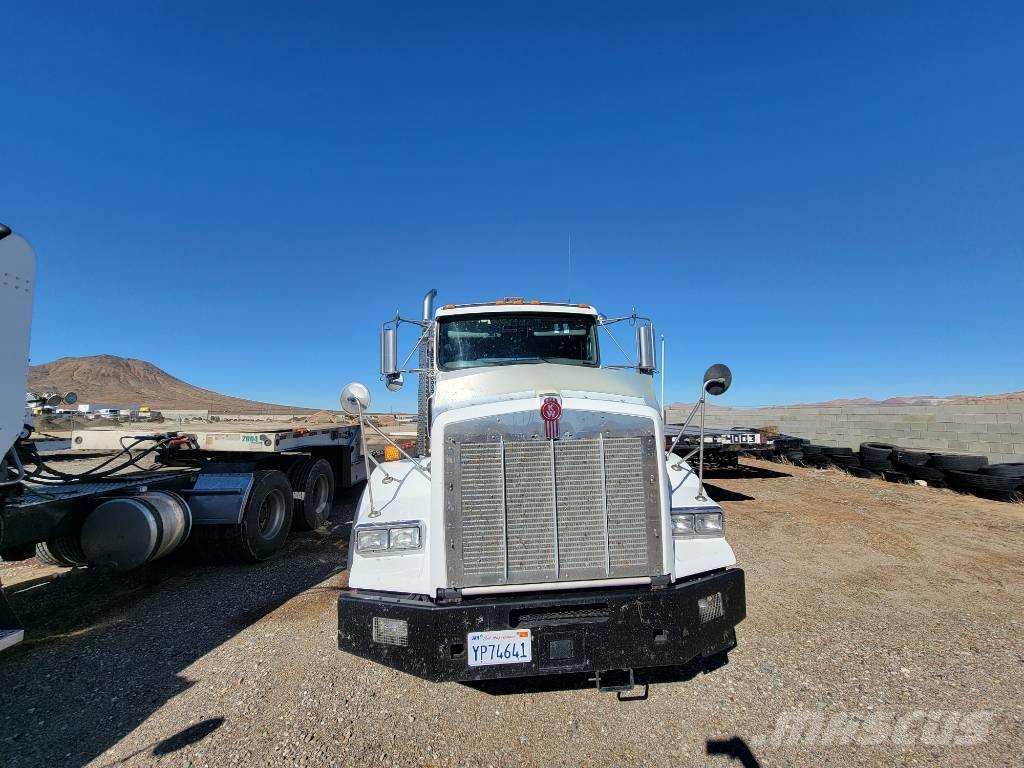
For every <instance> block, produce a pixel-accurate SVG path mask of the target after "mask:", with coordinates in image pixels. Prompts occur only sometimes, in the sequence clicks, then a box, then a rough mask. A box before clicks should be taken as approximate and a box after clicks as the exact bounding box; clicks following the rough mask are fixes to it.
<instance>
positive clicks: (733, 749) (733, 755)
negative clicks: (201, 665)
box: [705, 736, 761, 768]
mask: <svg viewBox="0 0 1024 768" xmlns="http://www.w3.org/2000/svg"><path fill="white" fill-rule="evenodd" d="M705 749H706V750H707V753H708V754H709V755H725V756H726V757H728V758H730V759H731V760H735V761H737V762H738V763H739V764H740V765H742V766H743V768H761V762H760V761H759V760H758V759H757V757H756V756H755V755H754V753H753V752H752V751H751V749H750V747H749V746H748V745H747V742H745V741H744V740H743V739H741V738H740V737H739V736H733V737H732V738H731V739H708V741H707V745H706V747H705Z"/></svg>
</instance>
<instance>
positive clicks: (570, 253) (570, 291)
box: [565, 229, 572, 304]
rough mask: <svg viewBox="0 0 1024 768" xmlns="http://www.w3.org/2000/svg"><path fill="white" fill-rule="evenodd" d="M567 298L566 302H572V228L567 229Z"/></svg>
mask: <svg viewBox="0 0 1024 768" xmlns="http://www.w3.org/2000/svg"><path fill="white" fill-rule="evenodd" d="M568 288H569V291H568V293H569V298H567V299H566V301H565V303H566V304H572V230H571V229H570V230H569V285H568Z"/></svg>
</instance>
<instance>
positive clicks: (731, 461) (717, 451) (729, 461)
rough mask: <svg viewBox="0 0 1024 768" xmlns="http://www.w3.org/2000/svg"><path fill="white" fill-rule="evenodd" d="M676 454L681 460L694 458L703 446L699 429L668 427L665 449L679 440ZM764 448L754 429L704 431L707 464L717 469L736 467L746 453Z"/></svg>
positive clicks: (735, 428)
mask: <svg viewBox="0 0 1024 768" xmlns="http://www.w3.org/2000/svg"><path fill="white" fill-rule="evenodd" d="M680 432H682V436H681V437H679V441H678V442H676V443H675V446H676V447H675V449H674V453H675V454H677V455H678V456H684V457H685V456H686V455H687V454H691V453H692V452H693V451H695V450H696V449H697V448H698V447H699V446H700V435H701V430H700V427H699V426H687V427H680V426H679V425H678V424H666V425H665V447H666V448H669V447H671V446H672V444H673V442H674V441H675V440H676V437H677V436H679V434H680ZM762 445H764V436H763V435H762V434H761V433H760V432H758V431H757V430H755V429H749V428H747V427H733V428H732V429H712V428H710V427H705V428H704V461H705V462H707V463H708V464H712V465H717V466H733V465H735V464H736V462H737V460H738V459H739V456H740V454H741V453H742V452H743V451H748V450H750V449H751V448H757V447H760V446H762Z"/></svg>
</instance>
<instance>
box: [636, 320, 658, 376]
mask: <svg viewBox="0 0 1024 768" xmlns="http://www.w3.org/2000/svg"><path fill="white" fill-rule="evenodd" d="M636 367H637V369H638V370H639V371H640V373H649V374H650V373H654V370H655V369H656V368H657V367H658V361H657V358H656V357H655V354H654V326H653V325H638V326H637V327H636Z"/></svg>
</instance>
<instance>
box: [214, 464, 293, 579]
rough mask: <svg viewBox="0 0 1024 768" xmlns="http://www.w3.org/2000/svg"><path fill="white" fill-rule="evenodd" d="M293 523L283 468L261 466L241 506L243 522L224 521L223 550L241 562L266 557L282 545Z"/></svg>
mask: <svg viewBox="0 0 1024 768" xmlns="http://www.w3.org/2000/svg"><path fill="white" fill-rule="evenodd" d="M291 527H292V487H291V485H289V484H288V477H287V476H286V475H285V473H284V472H279V471H278V470H276V469H270V470H262V471H260V472H256V473H255V475H254V476H253V485H252V490H251V491H250V492H249V498H248V500H246V502H245V508H244V509H243V510H242V522H240V523H238V524H237V525H225V526H223V528H224V533H223V537H224V539H223V545H224V551H225V553H226V554H227V556H228V558H230V559H231V560H235V561H238V562H242V563H255V562H259V561H260V560H266V559H267V558H268V557H270V556H271V555H273V554H274V553H275V552H277V551H278V550H279V549H281V547H283V546H284V542H285V539H287V538H288V531H289V530H291Z"/></svg>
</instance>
